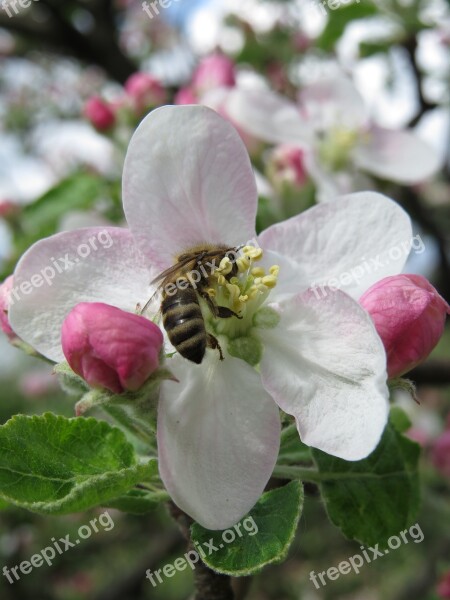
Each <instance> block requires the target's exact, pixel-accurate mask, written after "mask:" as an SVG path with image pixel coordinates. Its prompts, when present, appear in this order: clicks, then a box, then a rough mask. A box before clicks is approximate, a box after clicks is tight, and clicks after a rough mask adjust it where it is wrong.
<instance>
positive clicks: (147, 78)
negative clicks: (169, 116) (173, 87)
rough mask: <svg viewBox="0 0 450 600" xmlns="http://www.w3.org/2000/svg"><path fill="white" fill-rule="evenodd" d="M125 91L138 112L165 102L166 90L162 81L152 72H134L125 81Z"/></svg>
mask: <svg viewBox="0 0 450 600" xmlns="http://www.w3.org/2000/svg"><path fill="white" fill-rule="evenodd" d="M125 92H126V93H127V95H128V97H129V98H130V100H131V102H132V104H133V106H134V108H135V110H136V112H137V113H139V114H141V113H144V112H145V111H146V110H147V109H149V108H153V107H155V106H159V105H160V104H164V101H165V99H166V90H165V89H164V86H163V85H162V83H161V82H160V81H159V79H157V78H156V77H155V76H154V75H151V74H150V73H134V74H133V75H131V77H129V78H128V79H127V81H126V82H125Z"/></svg>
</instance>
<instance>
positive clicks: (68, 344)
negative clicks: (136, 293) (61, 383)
mask: <svg viewBox="0 0 450 600" xmlns="http://www.w3.org/2000/svg"><path fill="white" fill-rule="evenodd" d="M61 343H62V349H63V352H64V355H65V357H66V359H67V362H68V363H69V365H70V367H71V368H72V370H73V371H74V372H75V373H77V374H78V375H80V377H82V378H83V379H85V380H86V381H87V382H88V383H89V385H91V386H93V387H104V388H106V389H108V390H110V391H111V392H114V393H116V394H120V393H122V392H123V391H124V390H130V391H137V390H138V389H139V388H140V387H142V385H143V384H144V383H145V382H146V381H147V379H148V378H149V377H150V375H151V374H152V373H153V372H154V371H156V369H157V368H158V366H159V353H160V350H161V347H162V344H163V335H162V333H161V330H160V329H159V328H158V327H157V326H156V325H155V324H154V323H152V322H151V321H149V320H147V319H145V318H143V317H140V316H138V315H133V314H131V313H129V312H125V311H123V310H120V309H118V308H116V307H114V306H109V305H108V304H102V303H100V302H96V303H89V302H83V303H80V304H78V305H77V306H75V308H74V309H73V310H72V311H71V312H70V313H69V314H68V315H67V317H66V318H65V320H64V323H63V325H62V331H61Z"/></svg>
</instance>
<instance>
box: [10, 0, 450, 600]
mask: <svg viewBox="0 0 450 600" xmlns="http://www.w3.org/2000/svg"><path fill="white" fill-rule="evenodd" d="M321 6H323V4H322V3H319V2H318V1H316V0H279V1H276V0H177V1H175V0H174V1H173V2H172V3H171V4H170V5H169V6H168V7H167V8H163V7H162V6H161V5H159V12H160V14H159V15H156V16H155V17H154V18H150V17H149V15H148V14H147V13H146V12H145V11H144V10H143V7H142V3H141V2H140V1H137V0H111V1H101V0H65V2H56V1H53V0H40V1H39V2H32V3H31V5H30V6H29V7H28V8H23V9H21V11H20V13H18V14H17V15H14V17H13V18H11V17H8V14H7V13H6V11H5V10H4V9H2V8H1V7H0V271H1V275H2V276H1V278H0V281H3V280H4V279H6V278H7V277H8V276H9V275H10V274H11V273H12V271H13V270H14V266H15V264H16V262H17V260H18V258H19V257H20V256H21V255H22V254H23V252H24V251H25V250H26V249H27V248H28V247H29V246H31V245H32V244H33V243H34V242H36V241H37V240H39V239H41V238H43V237H46V236H49V235H52V234H54V233H57V232H59V231H67V230H71V229H77V228H79V227H89V226H95V225H102V226H107V225H117V226H121V225H124V217H123V212H122V204H121V174H122V168H123V161H124V157H125V152H126V148H127V145H128V143H129V140H130V138H131V136H132V134H133V132H134V131H135V129H136V127H137V126H138V124H139V122H140V121H141V119H142V118H143V117H144V116H145V115H146V114H147V113H148V112H149V111H151V110H154V109H155V108H158V106H161V105H163V104H173V103H178V104H189V103H204V104H207V105H209V106H213V107H214V108H215V109H216V110H217V111H218V112H219V113H220V114H222V116H225V117H227V118H229V119H230V120H231V122H232V123H233V124H234V125H235V126H236V127H237V129H238V131H239V133H240V134H241V137H242V138H243V140H244V142H245V143H246V145H247V149H248V151H249V153H250V155H251V159H252V163H253V167H254V170H255V175H256V178H257V182H258V191H259V195H260V204H259V212H258V228H259V230H262V229H263V228H265V227H267V226H270V225H271V224H273V223H275V222H277V221H280V220H282V219H285V218H288V217H291V216H293V215H295V214H297V213H299V212H301V211H303V210H306V209H308V208H309V207H311V206H313V205H314V204H316V203H318V202H319V201H321V198H320V189H321V187H326V186H328V185H331V183H332V184H333V186H334V185H335V186H336V187H338V188H339V189H344V190H346V191H358V190H361V189H364V190H371V189H373V190H377V191H380V192H382V193H385V194H386V195H388V196H390V197H391V198H394V199H395V200H397V201H398V202H399V203H400V204H401V205H402V206H403V207H404V208H405V210H406V211H407V212H408V213H409V214H410V216H411V218H412V219H413V222H414V233H415V234H416V235H420V236H421V238H422V240H423V242H424V245H425V248H426V251H425V252H422V253H417V252H412V253H411V256H410V259H409V261H408V264H407V266H406V268H405V273H408V274H411V275H420V276H423V277H426V278H427V279H428V280H430V281H431V283H432V285H433V286H435V288H436V289H437V290H438V292H439V293H440V294H441V295H442V297H443V298H444V299H445V300H446V301H447V302H449V301H450V233H449V232H450V113H449V103H450V92H449V90H450V85H449V83H450V4H449V2H448V0H377V1H376V2H375V1H374V0H373V1H372V0H361V1H358V2H346V3H341V4H340V5H339V7H338V8H336V9H332V8H331V7H330V5H329V4H328V5H327V6H326V10H322V9H321ZM333 77H337V78H338V79H339V80H341V79H342V78H343V77H345V78H347V79H348V80H349V81H351V82H352V83H353V85H354V87H355V90H356V91H357V93H358V94H359V95H360V96H361V98H362V101H363V105H364V111H365V112H366V115H367V123H370V124H371V125H373V126H374V127H375V126H376V127H378V128H387V129H392V130H394V131H395V132H398V131H400V130H409V132H410V133H411V134H413V135H414V136H415V137H416V138H417V139H418V140H421V141H422V142H424V143H425V144H427V146H425V148H429V150H427V157H428V158H429V157H432V158H433V160H435V162H436V165H438V167H437V168H436V169H434V172H433V173H432V174H431V175H430V176H429V177H427V178H426V179H424V180H419V181H414V182H413V183H411V184H409V185H403V184H402V183H401V182H399V181H396V180H390V179H389V178H384V177H381V176H380V175H379V174H378V176H377V175H376V174H375V173H376V171H373V172H370V171H369V169H367V171H366V170H364V172H360V171H359V170H358V169H357V166H355V165H356V162H355V161H354V160H353V159H352V160H350V158H351V157H352V156H353V158H354V157H355V156H356V157H358V154H357V153H358V150H357V148H356V146H355V144H354V140H355V135H356V134H355V129H352V127H350V126H347V125H348V124H347V123H346V122H345V119H344V118H343V116H342V115H343V114H344V113H345V114H346V115H347V116H348V115H349V114H350V115H351V116H353V117H355V113H354V112H352V110H353V107H352V105H351V104H350V97H349V96H345V95H344V96H343V97H342V98H340V101H341V104H340V105H339V102H338V101H337V100H336V97H335V98H333V99H332V102H330V104H329V105H327V106H328V108H326V110H328V111H329V112H328V113H327V114H326V117H329V118H330V119H329V123H332V125H329V124H328V120H327V119H325V117H324V122H325V121H326V123H327V124H326V125H325V127H324V129H323V130H322V131H321V132H320V133H317V132H315V133H314V135H315V136H316V138H315V139H316V142H315V143H316V144H317V145H318V146H317V147H319V146H320V149H321V151H320V152H317V153H316V154H317V156H316V155H314V157H313V158H314V161H317V162H314V161H312V158H311V156H312V153H311V151H310V150H311V147H310V145H308V143H306V142H305V141H304V140H302V139H300V137H301V136H300V135H298V139H294V138H295V135H294V134H296V131H297V130H296V129H295V128H293V125H292V123H291V125H289V122H288V125H287V126H286V131H287V132H288V133H290V134H291V138H292V139H284V138H283V136H281V135H280V136H279V137H280V139H278V140H277V139H274V136H273V135H271V133H272V134H273V132H271V131H269V130H270V126H271V122H272V121H271V118H268V119H262V120H261V122H260V123H258V122H257V120H258V115H260V114H261V115H262V114H263V113H264V114H267V112H264V111H267V110H268V111H269V113H268V114H270V115H271V117H272V116H273V117H274V118H275V116H276V115H277V114H278V113H277V110H278V108H279V107H280V106H281V105H280V104H279V103H281V104H282V103H283V102H284V103H285V105H286V107H287V105H288V104H289V106H290V107H291V108H292V106H295V107H296V111H297V114H296V116H297V117H298V118H299V119H300V117H301V119H303V122H302V124H300V125H299V124H298V123H297V126H298V128H299V130H300V128H301V127H303V126H304V128H305V131H307V130H308V128H310V127H312V125H311V119H310V120H309V121H308V118H307V116H306V115H305V114H304V113H302V110H301V108H300V104H298V103H299V95H300V92H301V91H302V90H304V89H305V88H307V87H308V86H311V85H313V84H315V83H317V82H320V81H323V80H324V79H332V78H333ZM236 91H237V93H240V92H241V91H243V92H244V93H246V92H250V93H251V94H254V96H253V97H254V98H256V99H257V101H256V102H255V103H254V104H253V105H251V106H250V108H249V110H251V114H252V116H253V117H254V118H255V119H256V121H255V123H254V124H253V126H252V127H250V123H249V122H248V120H247V119H246V116H245V112H244V111H243V108H242V106H241V105H239V107H240V109H242V111H243V112H242V113H241V114H240V115H238V114H237V113H235V114H234V117H236V116H241V117H242V120H239V119H236V118H233V114H232V113H231V112H230V108H229V107H230V106H231V100H230V98H233V96H232V95H231V94H232V93H233V92H236ZM273 94H277V95H278V96H276V97H275V96H273ZM333 94H335V95H336V96H337V95H338V90H337V88H336V87H335V88H334V89H333ZM234 97H237V95H236V96H234ZM272 102H273V104H271V103H272ZM333 102H334V105H333ZM275 105H276V106H277V107H278V108H277V109H276V110H275ZM330 106H331V108H330ZM333 106H334V109H333ZM336 106H340V109H342V112H339V111H338V113H337V114H335V113H333V114H331V113H332V112H333V110H337V109H336ZM267 107H268V108H267ZM291 108H286V111H287V113H286V114H288V113H289V110H291ZM234 109H236V105H234ZM247 109H248V107H247ZM340 109H339V110H340ZM236 110H237V109H236ZM259 111H260V112H259ZM281 112H282V111H281ZM294 112H295V111H294ZM324 114H325V113H324ZM322 116H323V115H322ZM238 121H239V122H238ZM365 123H366V121H365ZM322 124H323V123H322ZM247 127H248V129H247ZM267 127H268V128H269V130H267V131H265V135H262V133H260V131H261V132H262V130H263V129H264V128H266V129H267ZM277 133H279V131H278V132H277ZM370 134H371V131H370V128H369V127H368V126H366V124H365V125H364V127H362V129H360V130H358V135H360V136H361V139H362V140H363V141H367V139H368V136H370ZM284 137H286V136H284ZM281 138H283V139H281ZM327 144H328V145H327ZM355 148H356V149H355ZM388 150H389V151H392V155H393V156H394V155H395V156H396V158H398V157H400V156H401V155H402V150H400V151H395V149H394V150H392V149H391V148H388ZM385 151H386V152H387V150H386V149H382V150H380V154H382V158H383V159H386V155H385V154H383V153H384V152H385ZM352 152H354V153H355V154H354V155H352ZM330 157H331V158H332V159H333V160H331V159H330ZM325 158H327V160H328V162H327V164H326V165H325V162H326V161H325ZM344 158H347V159H349V160H347V161H343V159H344ZM388 158H389V157H388ZM322 160H323V162H321V161H322ZM386 160H388V159H386ZM330 165H331V167H330ZM330 169H331V171H330ZM411 170H412V173H411V174H412V175H414V167H412V168H411ZM333 189H334V188H333ZM327 201H333V200H329V199H328V200H327ZM68 250H69V249H68ZM361 260H362V261H363V260H364V257H361ZM427 351H428V348H427ZM0 356H1V360H0V383H1V386H0V416H1V422H2V423H3V422H5V421H6V420H7V419H8V418H9V417H10V416H11V415H12V414H15V413H17V412H22V413H25V414H41V413H44V412H46V411H48V410H54V411H55V412H57V413H59V414H64V415H66V416H73V405H72V404H71V402H70V401H69V400H68V398H67V396H65V395H64V394H63V393H62V392H61V390H60V388H59V386H58V384H57V382H56V379H55V377H54V375H53V374H52V368H51V367H50V366H46V365H44V366H42V364H41V363H38V361H37V360H36V359H35V358H33V357H31V356H25V355H24V354H23V353H21V352H20V351H19V350H17V349H16V348H14V347H13V346H12V345H11V344H9V343H8V340H7V337H6V336H5V335H2V336H0ZM449 356H450V333H449V331H448V325H447V329H446V330H445V332H444V335H443V337H442V339H441V341H440V342H439V344H438V346H437V348H436V349H435V350H434V351H433V352H432V354H431V357H430V359H429V360H430V361H431V362H430V363H426V364H425V365H424V366H423V367H419V370H418V371H417V372H415V375H416V377H415V379H414V378H413V377H411V378H412V379H414V380H415V381H416V382H417V384H418V395H419V397H420V402H421V404H420V406H417V405H416V404H415V403H414V402H412V401H411V399H410V398H409V396H408V397H406V394H404V392H402V391H397V392H396V397H397V399H398V402H399V404H400V405H401V406H402V407H403V408H404V409H405V411H406V412H407V414H408V417H409V419H410V421H411V423H410V429H409V435H410V437H411V438H413V439H416V440H418V441H419V442H420V443H421V445H422V446H423V447H424V451H425V453H424V457H423V469H424V480H426V481H427V482H428V483H429V484H430V487H431V491H432V493H431V494H430V496H427V497H424V500H423V504H424V508H423V514H422V516H421V517H420V518H419V522H420V524H421V527H422V528H423V530H424V531H425V541H424V543H423V544H420V545H418V546H414V548H412V547H411V546H412V545H411V544H410V545H409V546H408V547H406V546H405V547H404V548H401V549H399V550H398V552H396V553H395V556H392V557H389V558H387V557H386V558H384V560H383V562H382V563H376V564H374V565H367V566H366V567H365V569H364V572H363V573H361V574H360V575H359V576H353V575H348V576H346V577H341V578H340V579H339V581H337V582H330V584H329V585H328V586H327V588H323V589H321V590H320V591H316V590H315V589H313V588H312V586H311V584H310V582H309V580H308V574H309V572H310V571H311V570H312V569H314V570H315V571H316V572H317V571H320V570H326V569H327V568H328V567H330V566H332V565H335V564H337V563H338V562H339V561H340V560H343V558H345V557H346V556H350V555H351V554H352V553H353V552H355V551H356V552H357V551H358V550H357V548H356V544H353V545H352V543H350V542H346V541H345V540H344V539H343V538H341V537H339V536H338V534H337V533H336V532H334V531H331V529H330V525H329V524H327V523H326V522H325V520H323V519H321V514H322V513H321V506H320V505H319V504H318V502H315V501H314V495H312V500H311V501H310V502H309V503H308V504H307V506H306V519H305V520H306V522H307V523H309V527H308V531H307V532H306V531H302V532H301V533H302V535H303V534H304V537H303V538H302V544H301V545H300V543H299V542H298V541H297V542H295V544H294V551H293V553H292V559H291V560H290V561H288V562H286V563H283V564H282V565H280V566H279V567H271V570H270V571H267V572H264V573H263V575H262V576H261V578H260V579H258V580H257V582H255V584H254V586H253V588H252V590H251V592H250V593H249V595H248V598H250V600H266V599H272V598H273V599H274V600H275V599H276V600H280V599H287V600H289V599H292V600H294V599H296V598H304V599H305V600H322V599H323V600H328V599H329V598H342V599H347V600H378V599H383V600H385V599H386V600H403V599H405V600H409V599H414V598H417V599H418V600H419V599H420V600H436V598H448V597H450V595H449V584H448V572H450V558H449V557H450V529H449V527H450V512H449V510H450V509H449V504H448V497H449V496H448V492H449V490H450V471H449V465H450V454H449V453H450V441H449V440H450V438H449V423H448V422H446V418H447V415H448V414H450V388H449V385H450V359H449ZM433 369H435V370H433ZM436 373H437V375H436ZM446 373H447V375H446ZM436 378H437V379H436ZM436 381H437V382H438V383H437V384H435V382H436ZM444 498H446V500H447V504H446V506H444V505H445V500H444ZM439 515H445V517H442V516H439ZM114 520H115V522H116V523H117V527H116V528H115V529H114V532H112V533H110V534H108V533H105V534H101V535H99V536H97V537H96V539H92V540H90V541H89V542H86V544H85V545H84V547H83V551H81V550H74V551H73V552H72V554H71V555H70V563H69V562H68V560H67V559H66V560H61V561H60V562H58V563H57V564H56V565H55V566H54V567H53V569H47V570H44V568H43V569H41V570H40V571H39V569H38V570H35V572H34V573H33V574H32V575H30V576H29V578H26V577H25V578H23V580H22V581H21V582H20V584H19V583H17V584H15V587H14V589H15V590H19V591H20V593H18V595H17V596H14V590H13V589H12V586H11V587H8V586H9V584H8V583H7V582H6V581H1V580H0V596H1V597H2V599H5V600H9V599H12V598H16V597H17V598H28V597H36V598H42V599H43V600H44V599H45V600H53V599H55V600H60V599H68V600H69V599H78V598H98V599H100V598H101V599H103V598H105V599H106V598H108V600H111V599H114V598H164V599H165V600H172V599H173V600H178V599H182V598H187V597H188V594H187V593H186V589H189V586H190V584H191V579H190V577H191V575H189V574H188V573H183V574H181V573H180V574H178V575H177V578H174V579H173V580H168V581H167V582H165V584H164V586H161V588H160V589H158V590H154V591H153V590H152V589H151V588H150V586H148V585H146V584H145V582H142V578H140V577H139V576H140V574H143V573H144V571H145V569H144V566H143V558H145V560H146V561H147V562H148V561H149V560H150V559H151V560H153V561H154V562H156V564H155V566H156V567H158V566H159V564H160V563H161V564H164V562H167V560H163V559H164V555H163V556H159V555H158V552H156V554H155V549H154V547H152V552H153V555H152V556H150V557H148V556H145V557H143V558H142V557H141V554H142V547H143V546H145V547H147V546H148V544H147V537H148V533H149V532H154V533H155V535H157V536H159V537H155V540H156V541H158V540H161V539H163V540H165V542H164V544H165V546H164V548H165V550H164V551H166V550H167V552H168V553H169V554H170V553H174V554H175V555H176V556H178V555H181V554H180V552H181V548H182V544H181V543H180V541H179V540H178V538H176V539H172V538H171V537H170V533H168V532H169V531H170V527H168V526H167V517H166V515H165V513H164V512H163V511H160V512H157V513H154V514H153V513H152V514H151V515H150V516H148V515H147V516H145V517H141V518H138V517H132V516H125V515H123V514H119V513H118V514H117V516H115V517H114ZM83 522H85V517H83V515H80V516H78V515H76V516H72V517H65V518H64V519H63V520H62V521H61V523H60V524H58V525H55V524H54V523H55V522H54V521H52V520H50V519H48V520H47V519H43V518H42V517H37V516H33V515H30V514H25V513H24V512H21V511H12V510H11V511H10V512H5V513H4V514H2V513H1V512H0V523H1V526H2V532H0V563H2V564H11V565H14V564H18V563H19V562H20V560H23V559H24V557H25V558H26V557H27V556H30V555H31V554H32V551H33V549H35V548H40V547H43V545H45V543H46V540H48V539H50V538H51V537H52V536H53V535H56V531H55V528H57V529H58V530H59V529H61V534H63V533H66V531H68V530H69V529H70V528H73V529H76V527H78V526H79V525H80V524H82V523H83ZM443 532H444V534H443ZM155 540H154V541H155ZM158 543H159V542H158ZM164 544H163V545H164ZM355 548H356V550H355ZM145 564H146V563H145ZM0 566H1V564H0ZM439 582H440V583H439ZM331 584H333V587H332V585H331ZM35 590H42V596H39V595H36V593H37V592H35ZM242 597H244V596H242Z"/></svg>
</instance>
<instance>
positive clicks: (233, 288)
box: [227, 283, 241, 301]
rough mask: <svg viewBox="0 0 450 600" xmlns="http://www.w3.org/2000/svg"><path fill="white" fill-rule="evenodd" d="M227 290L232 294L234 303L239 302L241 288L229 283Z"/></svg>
mask: <svg viewBox="0 0 450 600" xmlns="http://www.w3.org/2000/svg"><path fill="white" fill-rule="evenodd" d="M227 290H228V291H229V293H230V297H231V299H232V300H233V301H235V300H237V299H238V298H239V296H240V295H241V288H240V287H239V286H238V285H234V284H232V283H227Z"/></svg>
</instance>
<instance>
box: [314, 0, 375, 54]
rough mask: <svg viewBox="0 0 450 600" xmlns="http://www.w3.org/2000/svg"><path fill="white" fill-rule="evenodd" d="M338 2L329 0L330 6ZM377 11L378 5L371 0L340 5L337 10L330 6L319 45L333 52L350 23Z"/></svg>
mask: <svg viewBox="0 0 450 600" xmlns="http://www.w3.org/2000/svg"><path fill="white" fill-rule="evenodd" d="M338 2H339V0H329V3H328V6H330V5H331V4H333V3H334V4H336V3H338ZM377 12H378V10H377V7H376V6H375V5H374V4H372V3H371V2H370V0H364V3H363V2H361V3H359V4H350V5H349V6H339V8H338V9H337V10H332V9H330V8H329V9H328V22H327V25H326V26H325V29H324V30H323V32H322V34H321V35H320V37H319V38H318V39H317V41H316V45H317V47H318V48H320V49H321V50H325V51H326V52H331V51H332V50H333V48H334V46H335V44H336V42H337V41H338V40H339V38H340V37H341V36H342V35H343V33H344V31H345V28H346V27H347V25H348V24H349V23H351V22H352V21H354V20H356V19H364V18H366V17H371V16H373V15H376V14H377Z"/></svg>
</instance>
